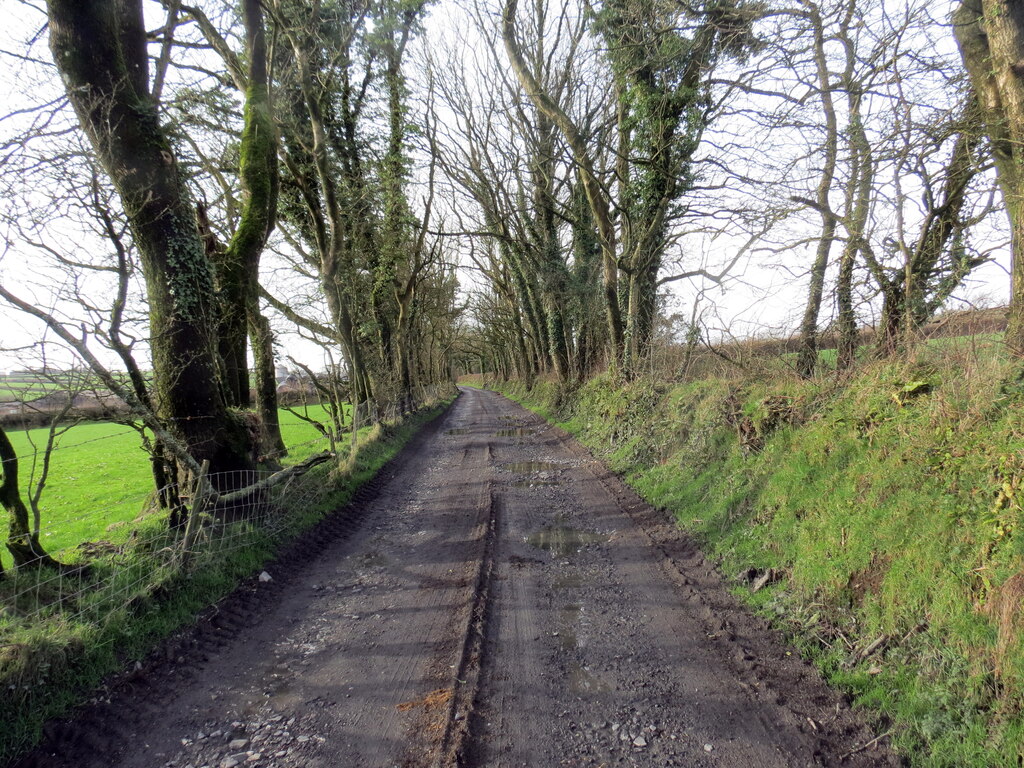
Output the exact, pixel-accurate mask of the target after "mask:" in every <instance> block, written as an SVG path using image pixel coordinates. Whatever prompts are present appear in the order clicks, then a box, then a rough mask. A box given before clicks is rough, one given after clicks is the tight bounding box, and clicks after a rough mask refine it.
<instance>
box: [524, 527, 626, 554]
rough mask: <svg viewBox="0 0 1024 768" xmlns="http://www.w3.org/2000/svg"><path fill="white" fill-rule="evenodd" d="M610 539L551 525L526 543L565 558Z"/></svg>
mask: <svg viewBox="0 0 1024 768" xmlns="http://www.w3.org/2000/svg"><path fill="white" fill-rule="evenodd" d="M607 540H608V537H607V536H604V535H602V534H600V533H590V532H588V531H579V530H576V529H575V528H569V527H568V526H564V525H549V526H547V527H545V528H541V529H540V530H539V531H537V533H535V534H533V535H532V536H529V537H527V539H526V543H527V544H529V545H531V546H534V547H537V549H543V550H546V551H547V552H550V553H551V554H552V555H559V556H561V557H565V556H567V555H574V554H576V552H578V551H579V550H580V549H581V548H583V547H585V546H587V545H588V544H597V543H598V542H602V541H607Z"/></svg>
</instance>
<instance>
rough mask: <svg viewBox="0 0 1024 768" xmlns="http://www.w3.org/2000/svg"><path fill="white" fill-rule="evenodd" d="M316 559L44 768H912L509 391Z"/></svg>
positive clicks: (208, 622)
mask: <svg viewBox="0 0 1024 768" xmlns="http://www.w3.org/2000/svg"><path fill="white" fill-rule="evenodd" d="M294 552H303V553H304V556H303V558H302V559H301V562H298V561H296V558H294V557H293V558H291V559H289V558H282V559H281V561H280V562H279V563H278V564H277V565H274V566H271V567H268V569H267V570H268V572H269V573H270V575H271V576H272V577H273V581H271V582H269V583H261V582H259V581H258V580H257V579H255V578H254V579H253V580H252V581H251V583H249V584H248V585H246V586H245V587H243V588H242V589H240V590H239V591H238V592H237V593H236V594H235V595H233V596H232V597H230V598H229V599H227V600H226V601H224V602H223V603H222V604H221V605H220V606H218V607H216V608H215V609H214V610H212V611H211V612H209V613H208V614H207V615H205V616H203V617H202V618H201V621H200V623H199V625H198V627H197V628H195V629H192V630H189V631H188V632H186V633H184V634H183V635H181V636H180V637H178V638H176V639H175V640H174V641H173V642H171V643H169V644H168V645H167V646H166V647H165V648H164V649H162V650H161V652H160V653H159V654H155V655H154V656H153V657H152V658H151V659H150V660H149V661H147V663H146V664H144V665H142V667H141V668H140V669H137V670H135V671H134V672H133V673H132V674H130V675H126V676H122V677H121V678H119V679H118V680H116V681H113V682H112V683H111V685H110V686H109V688H108V689H105V690H104V691H102V692H99V693H98V695H97V697H96V700H95V701H94V702H93V703H92V704H91V705H89V706H86V707H83V708H82V709H81V711H80V712H79V713H77V715H76V716H75V717H74V718H72V719H71V720H68V721H64V722H60V723H53V724H51V726H50V727H49V728H48V732H47V739H46V742H45V743H44V744H43V746H42V747H40V748H39V749H37V750H36V751H35V752H34V753H33V754H32V755H30V756H29V757H28V758H27V759H26V760H25V761H24V763H23V765H24V766H54V767H55V768H63V767H64V766H69V767H70V766H75V768H88V767H89V766H117V767H118V768H143V767H144V766H145V767H146V768H154V767H157V768H158V767H160V766H175V767H176V768H186V766H192V768H202V766H209V767H210V768H232V766H236V765H238V766H260V767H263V766H265V767H266V768H271V767H277V768H291V767H292V766H310V767H311V768H317V767H320V766H323V767H325V768H326V767H327V766H332V767H334V766H350V767H352V768H356V767H358V766H366V767H369V766H374V767H377V766H384V767H386V768H390V767H391V766H402V767H403V768H414V767H419V766H445V767H447V766H456V765H459V766H530V767H531V768H536V767H538V766H540V767H546V766H602V765H603V766H610V765H623V766H758V767H759V768H760V767H761V766H766V767H767V766H811V765H843V766H847V765H850V766H879V765H899V764H900V762H899V760H898V759H897V758H896V757H895V756H894V755H893V754H892V753H891V752H890V751H889V750H888V748H887V747H886V746H884V743H885V740H884V739H875V734H874V733H872V732H871V731H870V730H869V729H868V728H866V727H865V726H864V724H863V722H862V721H861V720H860V719H859V717H858V716H857V715H856V713H853V712H852V711H851V710H850V709H849V708H848V707H847V706H846V705H845V703H844V702H843V700H842V699H841V697H840V696H839V695H837V694H836V693H835V692H833V691H831V690H829V689H828V687H827V686H826V685H825V684H824V683H823V682H822V680H821V678H820V677H819V676H818V674H817V673H816V672H815V670H814V669H813V668H812V667H811V666H809V665H808V664H807V663H806V662H803V661H802V660H800V659H799V658H798V657H797V655H796V653H795V652H794V651H793V650H792V649H791V648H789V647H787V646H786V645H785V643H784V642H783V641H782V640H781V638H779V637H778V636H777V635H776V634H775V633H773V632H772V631H770V630H769V629H768V628H767V627H766V626H765V624H764V623H763V622H762V621H761V620H760V619H758V618H756V617H753V616H751V615H750V614H749V613H748V612H746V611H745V610H743V609H742V608H741V607H740V606H739V605H738V604H737V603H736V601H735V600H734V598H733V597H732V596H731V595H730V594H729V593H728V591H727V589H726V587H725V586H724V584H723V581H722V579H721V577H720V576H719V575H718V574H717V573H716V571H715V570H714V568H713V567H712V566H711V565H710V564H708V563H706V562H705V561H704V559H703V558H702V556H701V554H700V552H699V551H698V550H697V548H696V547H695V546H694V545H693V543H692V542H691V541H690V540H689V539H688V538H687V537H686V536H685V535H683V534H681V533H680V532H679V531H678V530H676V529H675V527H674V526H672V525H671V524H670V523H669V522H668V521H667V520H666V519H665V518H664V516H663V515H661V514H659V513H658V512H656V511H655V510H653V509H651V508H650V507H649V506H648V505H646V504H644V503H643V502H641V501H640V500H639V499H638V498H637V497H636V495H635V494H634V493H633V492H632V491H630V490H629V489H628V488H626V487H625V486H624V485H623V484H622V483H621V482H620V481H619V480H618V479H617V478H615V477H614V476H613V475H612V474H610V473H609V472H608V471H607V470H606V469H604V467H603V466H602V465H600V464H599V463H598V462H596V461H594V460H593V459H592V458H591V457H590V455H589V454H588V453H587V452H586V451H585V450H583V449H582V448H581V447H580V446H579V445H578V444H577V443H575V441H573V440H572V439H571V438H570V437H569V436H567V435H566V434H564V433H563V432H561V431H560V430H557V429H555V428H551V427H548V426H547V425H545V424H544V423H543V422H542V421H541V420H540V419H539V418H538V417H536V416H534V415H533V414H530V413H529V412H527V411H525V410H523V409H522V408H520V407H519V406H517V405H516V404H514V403H512V402H511V401H509V400H506V399H504V398H503V397H501V396H500V395H497V394H495V393H492V392H481V391H478V390H465V391H464V392H463V393H462V395H461V396H460V397H459V399H458V400H457V401H456V403H455V405H454V406H453V407H452V409H451V410H450V411H449V413H448V414H447V415H446V416H445V417H444V418H443V419H442V420H441V421H440V422H439V423H437V424H435V425H434V426H433V427H431V428H429V429H428V430H426V431H425V432H424V433H423V434H422V435H421V436H420V437H418V438H417V439H416V440H415V441H414V442H413V443H412V444H411V445H410V447H408V448H407V449H406V450H405V451H404V452H403V453H402V454H401V456H400V457H399V458H398V459H397V460H396V461H394V462H392V464H391V465H389V467H388V468H387V469H386V470H385V472H384V473H383V474H382V476H381V477H380V478H379V479H378V481H377V482H376V483H375V484H374V486H373V487H371V488H370V489H368V490H367V491H365V492H364V493H363V494H362V495H361V497H360V499H358V500H357V502H356V503H355V504H354V505H353V506H352V507H350V508H348V509H346V510H342V511H340V512H339V513H338V514H336V515H334V516H332V518H331V519H329V520H327V521H325V522H324V523H323V524H322V525H321V526H320V527H318V529H317V530H316V531H315V532H314V533H312V534H311V535H310V536H308V537H306V538H305V539H304V541H303V542H301V546H299V547H297V548H296V549H295V550H294ZM294 552H293V553H294Z"/></svg>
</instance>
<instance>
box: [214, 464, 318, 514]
mask: <svg viewBox="0 0 1024 768" xmlns="http://www.w3.org/2000/svg"><path fill="white" fill-rule="evenodd" d="M334 457H335V454H334V453H332V452H331V451H321V452H320V453H317V454H314V455H312V456H310V457H309V458H308V459H306V460H305V461H303V462H300V463H299V464H295V465H294V466H291V467H286V468H285V469H282V470H281V471H279V472H275V473H274V474H272V475H270V476H269V477H267V478H264V479H263V480H260V481H259V482H258V483H253V484H252V485H247V486H246V487H245V488H240V489H239V490H237V491H232V492H231V493H224V494H220V493H214V494H213V495H212V496H211V497H210V502H211V503H213V504H230V503H233V502H236V501H240V500H242V499H244V498H246V497H247V496H251V495H252V494H254V493H258V492H260V491H266V490H269V489H270V488H273V487H274V486H277V485H280V484H281V483H284V482H286V481H288V480H291V479H292V478H296V477H301V476H302V475H304V474H306V473H307V472H308V471H309V470H311V469H312V468H313V467H316V466H318V465H320V464H323V463H324V462H327V461H330V460H331V459H333V458H334Z"/></svg>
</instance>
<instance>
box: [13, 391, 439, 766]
mask: <svg viewBox="0 0 1024 768" xmlns="http://www.w3.org/2000/svg"><path fill="white" fill-rule="evenodd" d="M448 403H450V399H449V400H447V401H445V402H442V403H440V404H438V405H436V406H434V407H431V408H428V409H424V410H422V411H420V412H418V413H417V414H414V415H413V416H411V417H409V418H407V419H406V420H405V421H404V422H402V423H401V424H398V425H391V426H388V425H377V426H376V427H373V428H372V429H369V430H366V431H365V432H364V433H362V434H361V435H360V438H359V442H358V448H357V451H356V452H355V453H354V454H353V455H350V456H348V458H346V459H345V460H344V461H343V462H342V463H341V464H325V465H321V466H319V467H317V468H315V469H314V470H312V471H310V472H309V473H308V474H306V475H305V476H303V477H302V478H301V481H302V487H304V488H306V489H307V490H309V491H310V493H309V494H307V495H305V496H302V498H304V499H306V500H307V503H302V504H292V503H291V500H292V499H294V498H297V497H299V496H301V495H302V494H301V489H300V488H297V487H296V486H294V485H293V486H292V488H291V490H290V495H289V496H288V497H287V500H288V502H289V503H288V504H287V506H285V505H280V504H279V505H276V506H275V507H274V509H276V510H278V511H280V512H281V514H280V515H278V516H277V517H276V518H275V525H273V526H260V525H254V524H252V521H249V520H244V519H242V520H235V521H231V522H229V523H225V524H224V528H225V529H226V531H225V532H224V535H225V536H226V537H227V538H225V540H230V541H231V542H232V545H231V546H230V547H226V548H215V547H208V548H205V549H199V550H198V551H197V552H196V553H195V554H194V555H193V557H191V558H190V559H189V560H188V561H187V563H184V564H183V563H182V562H181V561H180V560H179V559H177V558H175V557H171V558H168V557H165V556H163V555H164V553H167V552H169V551H175V550H176V549H177V548H178V545H179V544H180V542H179V540H178V538H179V537H178V536H177V535H176V534H174V533H172V532H169V531H168V530H167V526H166V524H165V521H163V520H160V519H157V517H156V516H152V517H149V518H146V519H145V520H144V521H143V522H142V523H141V524H140V525H139V526H138V527H136V528H135V529H134V531H135V532H134V535H132V536H131V537H130V539H129V541H128V542H127V543H126V544H125V545H124V546H121V547H116V548H112V549H111V550H110V551H108V552H100V553H96V554H95V555H94V557H93V559H92V560H91V562H90V571H89V573H88V574H87V575H86V576H84V577H81V578H80V579H79V581H78V582H75V581H74V579H70V578H63V579H55V580H53V581H51V582H49V583H48V584H47V585H46V586H45V588H44V589H38V588H37V589H35V590H34V591H33V592H31V593H30V594H29V598H28V599H30V600H31V604H25V600H26V598H25V597H24V594H25V593H21V594H22V595H23V597H22V598H21V602H19V601H18V600H14V599H12V596H14V595H17V594H19V583H18V580H19V579H21V578H29V577H30V575H28V574H26V575H25V576H22V575H13V576H9V577H8V578H4V579H3V580H0V605H2V606H3V609H2V612H0V686H2V689H3V691H4V695H3V696H2V697H0V723H3V724H4V727H3V728H2V729H0V765H6V764H8V763H10V762H12V761H13V760H14V759H15V758H16V757H17V756H18V755H19V754H21V753H22V752H23V751H24V750H25V749H26V748H28V747H29V746H30V745H32V744H33V743H35V742H36V741H38V739H39V736H40V734H41V729H42V726H43V723H44V722H45V721H46V720H47V719H49V718H51V717H56V716H59V715H61V714H62V713H64V712H66V711H67V710H68V709H69V708H70V707H72V706H74V705H75V704H78V703H80V702H81V701H83V700H84V698H85V697H86V696H87V694H88V693H89V692H90V691H92V690H93V689H94V688H95V687H96V686H97V685H98V684H99V683H100V682H101V680H102V679H103V677H104V676H106V675H108V674H110V673H112V672H115V671H117V670H119V669H122V668H124V666H125V665H126V664H129V663H131V662H132V661H134V660H137V659H141V658H142V657H143V656H144V655H145V654H146V653H147V652H148V651H149V650H150V649H151V648H152V647H153V646H154V645H155V644H156V643H157V642H158V641H159V640H161V639H162V638H164V637H167V636H168V635H170V634H171V633H172V632H174V631H175V630H176V629H178V628H180V627H182V626H184V625H187V624H189V623H191V622H193V621H194V620H195V617H196V615H197V614H198V613H199V612H200V611H201V610H202V609H204V608H205V607H206V606H208V605H210V604H212V603H214V602H216V601H217V600H219V599H220V598H222V597H223V596H224V595H226V594H228V593H229V592H230V591H231V590H232V589H234V588H235V587H236V586H237V585H238V584H239V582H240V581H241V580H242V579H243V578H246V577H248V576H250V575H252V574H253V573H255V572H256V571H258V570H259V569H260V568H261V567H262V566H263V564H264V563H266V562H267V561H268V560H269V559H270V558H272V557H273V556H274V554H275V553H276V552H277V551H279V550H280V549H281V547H282V546H283V545H284V544H286V543H287V542H288V541H291V540H293V539H294V538H295V537H296V536H297V535H298V534H299V533H301V532H302V531H304V530H307V529H308V528H310V527H311V526H312V525H313V524H315V523H316V522H317V521H319V520H320V519H322V518H323V517H324V516H325V515H326V514H327V513H329V512H331V511H333V510H336V509H338V508H340V507H341V506H343V505H344V504H345V503H346V502H347V501H348V500H349V499H350V498H351V497H352V495H353V493H354V492H355V491H356V490H357V489H358V488H359V487H360V486H362V485H364V484H365V483H366V482H368V481H369V480H370V479H372V478H373V477H374V476H375V475H376V474H377V472H379V471H380V469H381V467H383V466H384V465H385V464H386V463H387V462H388V461H389V460H390V459H392V458H393V457H394V456H395V455H397V453H398V452H399V450H401V448H402V447H403V446H404V445H405V444H406V443H407V442H408V441H409V440H410V439H411V438H412V437H413V436H414V435H415V434H416V432H417V431H418V430H420V429H421V428H422V427H423V426H424V425H425V424H427V423H428V422H429V421H431V420H432V419H434V418H436V417H437V416H438V415H439V414H440V413H441V412H442V411H443V410H444V409H445V408H446V407H447V405H448ZM33 578H34V577H33ZM98 585H102V589H101V588H99V587H98ZM103 595H105V596H107V597H109V596H110V595H115V596H118V597H119V599H118V601H117V602H116V603H115V604H111V603H110V601H109V600H107V601H105V602H101V599H100V598H101V596H103Z"/></svg>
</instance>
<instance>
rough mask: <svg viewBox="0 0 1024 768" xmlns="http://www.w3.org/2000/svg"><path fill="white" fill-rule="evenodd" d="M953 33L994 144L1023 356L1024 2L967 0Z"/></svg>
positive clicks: (1013, 344) (1015, 334)
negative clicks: (1006, 221) (1006, 220)
mask: <svg viewBox="0 0 1024 768" xmlns="http://www.w3.org/2000/svg"><path fill="white" fill-rule="evenodd" d="M953 31H954V33H955V35H956V39H957V43H958V44H959V46H960V54H961V56H962V57H963V61H964V65H965V66H966V68H967V72H968V73H969V74H970V77H971V82H972V83H973V85H974V89H975V92H976V93H977V96H978V103H979V105H980V107H981V113H982V116H983V119H984V122H985V130H986V132H987V133H988V136H989V138H990V140H991V143H992V155H993V157H994V159H995V162H996V168H997V170H998V175H999V186H1000V187H1001V188H1002V192H1003V199H1004V202H1005V205H1006V213H1007V216H1008V218H1009V220H1010V238H1011V239H1010V250H1011V266H1010V317H1009V324H1008V326H1007V329H1006V344H1007V346H1008V347H1009V348H1010V350H1011V351H1012V352H1013V353H1014V354H1016V355H1017V356H1018V357H1024V4H1022V3H1020V2H1018V1H1017V0H963V1H962V2H961V3H960V5H959V6H958V8H957V10H956V11H955V12H954V14H953Z"/></svg>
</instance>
